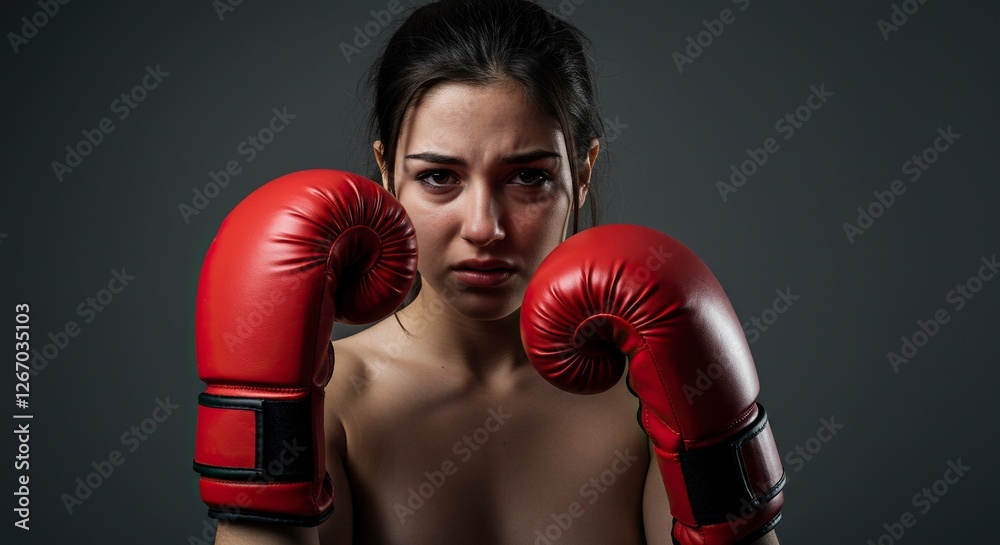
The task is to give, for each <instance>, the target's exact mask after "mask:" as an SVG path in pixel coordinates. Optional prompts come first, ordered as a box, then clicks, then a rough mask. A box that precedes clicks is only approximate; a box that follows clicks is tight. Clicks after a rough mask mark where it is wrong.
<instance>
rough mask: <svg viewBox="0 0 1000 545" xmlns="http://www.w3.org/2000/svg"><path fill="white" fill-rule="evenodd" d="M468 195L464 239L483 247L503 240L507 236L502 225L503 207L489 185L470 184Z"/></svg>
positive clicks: (464, 219)
mask: <svg viewBox="0 0 1000 545" xmlns="http://www.w3.org/2000/svg"><path fill="white" fill-rule="evenodd" d="M467 195H468V200H467V202H466V203H464V211H463V218H462V220H463V221H462V231H461V235H462V238H463V239H465V240H467V241H469V242H471V243H472V244H475V245H476V246H482V247H485V246H489V245H490V244H493V243H494V242H496V241H498V240H503V238H504V236H506V233H505V232H504V229H503V226H502V225H501V216H502V215H503V207H502V205H501V203H500V202H498V201H497V199H495V198H494V195H493V194H492V189H491V188H490V187H489V184H486V183H481V184H470V187H469V189H468V193H467Z"/></svg>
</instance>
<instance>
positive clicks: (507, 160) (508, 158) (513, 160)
mask: <svg viewBox="0 0 1000 545" xmlns="http://www.w3.org/2000/svg"><path fill="white" fill-rule="evenodd" d="M549 157H554V158H556V159H561V158H562V155H559V154H558V153H556V152H554V151H549V150H543V149H536V150H532V151H528V152H525V153H515V154H514V155H504V156H503V157H501V158H500V160H499V161H498V164H501V165H517V164H522V163H532V162H535V161H538V160H539V159H548V158H549ZM405 159H420V160H422V161H427V162H428V163H440V164H443V165H459V166H467V165H466V163H465V160H464V159H462V158H461V157H452V156H450V155H443V154H440V153H435V152H432V151H425V152H421V153H412V154H410V155H407V156H406V157H405Z"/></svg>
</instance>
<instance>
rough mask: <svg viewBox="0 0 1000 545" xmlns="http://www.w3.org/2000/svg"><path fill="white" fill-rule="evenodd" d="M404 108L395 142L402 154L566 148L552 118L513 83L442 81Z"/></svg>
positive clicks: (462, 153) (487, 153)
mask: <svg viewBox="0 0 1000 545" xmlns="http://www.w3.org/2000/svg"><path fill="white" fill-rule="evenodd" d="M408 114H409V115H407V119H406V121H405V123H404V125H403V131H402V133H401V135H400V142H399V146H398V150H399V152H400V153H401V154H406V153H410V152H414V151H428V150H430V149H431V148H434V151H439V152H447V153H449V154H453V155H462V156H469V155H471V156H473V157H474V156H475V155H477V154H478V155H482V156H486V155H489V154H491V153H500V152H501V151H502V150H506V151H510V150H517V149H521V148H526V147H544V148H547V149H554V150H555V151H557V152H559V153H564V150H565V147H564V145H563V138H562V133H561V132H560V131H559V129H558V124H557V123H556V122H555V120H554V119H552V118H551V117H549V116H547V115H545V114H544V112H542V111H541V110H540V109H539V108H538V107H537V105H536V104H535V103H534V101H532V100H531V98H530V97H529V96H528V95H527V93H526V92H525V91H524V90H522V89H521V88H520V87H519V86H517V85H515V84H512V83H502V84H494V85H488V86H473V85H467V84H459V83H447V84H442V85H439V86H437V87H435V88H433V89H432V90H431V91H429V92H428V93H427V94H426V95H424V97H423V98H422V100H421V101H420V102H419V103H418V104H417V105H416V106H415V107H412V108H411V109H410V111H409V112H408ZM417 147H419V148H421V149H420V150H417V149H416V148H417ZM423 148H428V149H423Z"/></svg>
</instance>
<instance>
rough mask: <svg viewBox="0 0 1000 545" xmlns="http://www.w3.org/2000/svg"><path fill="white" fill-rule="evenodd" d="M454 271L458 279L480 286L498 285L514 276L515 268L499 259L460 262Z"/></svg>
mask: <svg viewBox="0 0 1000 545" xmlns="http://www.w3.org/2000/svg"><path fill="white" fill-rule="evenodd" d="M453 272H454V274H455V276H456V277H457V279H458V281H459V282H461V283H463V284H465V285H467V286H470V287H479V288H489V287H497V286H500V285H502V284H504V283H505V282H507V280H509V279H510V278H511V277H512V276H514V272H515V269H514V267H513V266H512V265H510V264H509V263H506V262H503V261H499V260H486V261H473V260H467V261H463V262H460V263H458V264H457V265H456V266H455V267H454V269H453Z"/></svg>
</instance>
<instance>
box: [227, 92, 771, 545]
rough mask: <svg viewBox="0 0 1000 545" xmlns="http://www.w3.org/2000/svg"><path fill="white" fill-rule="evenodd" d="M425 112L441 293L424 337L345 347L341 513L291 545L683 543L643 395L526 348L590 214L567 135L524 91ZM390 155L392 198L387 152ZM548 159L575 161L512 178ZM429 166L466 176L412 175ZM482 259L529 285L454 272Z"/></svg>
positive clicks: (336, 455)
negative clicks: (590, 379)
mask: <svg viewBox="0 0 1000 545" xmlns="http://www.w3.org/2000/svg"><path fill="white" fill-rule="evenodd" d="M409 113H410V114H411V115H410V116H409V117H408V119H407V120H406V122H405V123H404V129H403V132H402V134H401V136H400V141H399V145H398V147H397V154H396V165H395V171H394V182H395V188H396V194H397V197H398V198H399V200H400V202H401V203H402V204H403V206H404V207H405V208H406V210H407V213H408V215H409V217H410V219H411V221H412V222H413V225H414V228H415V231H416V235H417V246H418V252H419V253H418V255H419V261H418V269H419V270H420V273H421V278H422V283H423V286H422V289H421V291H420V293H419V295H418V296H417V298H416V299H415V300H414V302H413V303H411V304H410V305H409V306H407V307H406V308H405V309H403V310H401V311H399V312H398V316H399V320H400V322H401V323H402V325H403V326H405V328H406V330H407V331H409V332H410V333H411V334H412V337H411V336H408V335H407V334H406V333H405V332H404V331H403V330H402V329H400V327H399V324H398V323H397V322H396V319H395V318H393V317H389V318H388V319H386V320H383V321H381V322H379V323H378V324H375V325H374V326H372V327H370V328H368V329H366V330H365V331H363V332H361V333H358V334H355V335H352V336H350V337H347V338H345V339H341V340H339V341H335V342H334V343H333V349H334V353H335V358H336V361H335V366H334V372H333V376H332V378H331V380H330V383H329V385H328V386H327V388H326V404H327V411H326V415H325V426H326V438H327V453H328V460H327V467H328V470H329V471H330V474H331V476H332V478H333V480H334V488H335V491H336V493H335V504H336V508H335V510H334V513H333V515H332V516H331V518H330V519H328V520H327V521H326V522H324V523H323V524H322V525H320V526H319V528H318V535H317V533H316V530H315V529H311V530H302V529H289V530H288V531H287V532H288V533H287V536H286V537H287V538H288V541H287V543H318V542H321V543H323V544H330V545H337V544H343V543H361V544H366V545H369V544H370V545H379V544H390V543H392V544H395V543H399V544H403V543H405V544H412V545H421V544H435V545H438V544H446V543H463V544H464V543H481V544H486V545H494V544H495V545H507V544H511V545H512V544H536V543H542V544H545V543H572V544H583V545H586V544H595V545H596V544H602V545H603V544H611V543H614V544H621V545H632V544H636V545H638V544H642V543H648V544H650V545H660V544H670V543H671V539H670V522H671V519H670V515H669V505H668V503H667V500H666V494H665V492H664V489H663V484H662V481H661V479H660V475H659V472H658V469H657V467H656V464H655V463H652V464H651V463H650V460H651V457H650V455H649V443H648V440H647V439H646V436H645V434H644V433H643V432H642V430H641V428H640V427H639V425H638V423H637V422H636V418H635V416H636V410H637V408H638V400H637V399H636V398H635V397H634V396H632V395H631V394H630V393H629V392H628V390H627V388H626V386H625V381H624V380H622V381H620V382H619V383H618V384H617V385H616V386H615V387H613V388H611V389H610V390H608V391H607V392H604V393H602V394H598V395H591V396H581V395H575V394H570V393H566V392H563V391H561V390H559V389H557V388H555V387H554V386H552V385H551V384H549V383H548V382H546V381H545V380H544V379H543V378H541V377H540V376H539V375H538V373H537V372H536V371H535V370H534V368H533V367H532V366H531V364H530V362H529V361H528V359H527V357H526V355H525V353H524V350H523V347H522V345H521V340H520V331H519V322H518V320H519V317H520V316H519V308H520V303H521V299H522V297H523V295H524V291H525V288H526V286H527V283H528V281H529V280H530V278H531V275H532V274H533V272H534V271H535V269H536V268H537V266H538V264H539V263H540V262H541V261H542V259H544V257H545V256H546V255H548V253H549V252H550V251H551V250H552V249H553V248H555V246H556V245H558V244H559V242H561V241H562V240H564V238H565V236H566V232H567V227H568V224H569V220H570V218H571V215H572V199H571V196H572V194H571V193H570V191H572V190H573V187H574V186H573V184H572V183H571V179H570V171H569V163H568V158H567V157H568V156H567V149H566V145H565V141H564V139H563V137H562V134H561V132H560V131H559V130H558V129H557V128H556V126H555V124H554V123H553V122H552V121H551V120H550V119H549V118H548V117H546V116H544V115H542V114H541V113H540V112H538V111H537V110H536V109H535V108H534V106H533V105H532V103H531V101H530V100H528V98H527V96H526V95H525V94H523V92H522V91H521V90H520V89H519V88H517V87H516V86H513V85H511V84H509V83H503V84H496V85H491V86H483V87H472V86H467V85H460V84H443V85H440V86H438V87H436V88H435V89H433V90H432V92H430V93H429V94H428V95H426V96H425V97H424V98H423V100H422V101H421V103H420V104H418V105H417V106H416V107H415V108H413V109H411V111H410V112H409ZM373 148H374V152H375V156H376V160H377V161H378V163H379V165H380V167H382V170H383V180H382V182H383V184H384V185H388V177H387V175H386V174H387V173H386V170H385V164H386V163H385V161H384V160H383V157H382V154H381V150H382V146H381V143H380V142H375V143H374V145H373ZM599 149H600V146H599V144H598V142H597V141H596V140H594V141H593V142H591V146H590V149H589V153H588V155H587V157H586V158H585V159H584V160H583V164H582V170H581V172H580V173H579V176H580V179H581V180H582V181H583V182H584V183H583V184H581V189H580V190H579V191H580V192H579V194H578V197H579V204H580V205H582V204H583V203H584V201H585V199H586V194H587V191H586V190H587V187H588V183H589V180H590V173H591V171H592V168H593V165H594V162H595V161H596V158H597V156H598V152H599ZM535 150H546V151H552V152H555V154H557V155H558V157H548V158H541V159H537V160H533V161H531V162H527V163H519V164H500V158H501V157H504V156H510V155H515V154H521V153H524V152H530V151H535ZM427 152H432V153H435V154H438V155H444V156H450V157H454V158H458V159H460V160H461V161H462V162H463V163H464V164H461V165H458V164H448V163H442V162H440V161H439V159H440V158H438V159H436V160H433V161H428V160H426V159H427V157H424V158H423V159H406V156H407V155H414V154H420V153H427ZM417 177H421V178H422V179H423V180H424V182H427V183H430V184H431V186H440V187H437V188H435V187H431V186H428V185H423V184H421V183H420V182H419V181H418V180H416V178H417ZM543 178H548V179H549V180H550V181H549V182H541V180H543ZM472 258H477V259H486V258H498V259H502V260H504V261H507V262H508V263H509V264H510V265H511V266H513V267H514V268H515V271H514V273H513V274H512V275H511V276H510V277H509V278H508V279H507V280H506V281H505V282H504V283H503V284H501V285H499V286H496V287H490V288H478V287H470V286H469V285H466V284H463V282H462V281H461V277H460V275H458V274H457V273H456V272H455V270H454V268H453V267H454V265H455V264H456V263H457V262H459V261H461V260H465V259H472ZM229 526H230V527H229V528H226V529H225V530H220V536H222V535H223V534H226V535H231V536H233V541H219V543H237V542H240V543H250V542H252V538H251V537H249V534H244V536H245V539H246V540H245V541H241V540H237V539H236V536H237V533H236V530H237V529H238V528H237V526H239V529H245V528H248V527H251V526H250V525H229ZM220 528H221V526H220ZM251 528H252V527H251ZM252 529H254V530H256V529H258V528H252ZM272 531H273V530H272ZM317 537H318V538H319V539H318V541H317ZM269 539H270V540H271V541H269V542H270V543H279V542H281V541H278V538H276V537H275V536H274V535H271V536H269ZM546 540H548V541H546ZM759 543H770V542H766V541H760V542H759Z"/></svg>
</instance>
